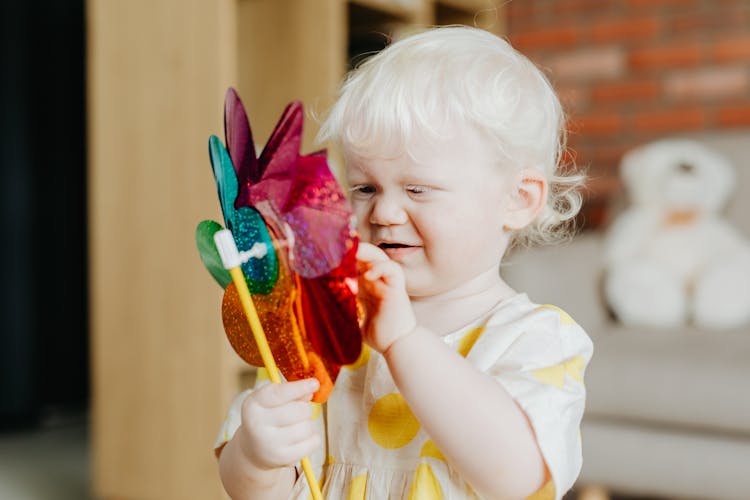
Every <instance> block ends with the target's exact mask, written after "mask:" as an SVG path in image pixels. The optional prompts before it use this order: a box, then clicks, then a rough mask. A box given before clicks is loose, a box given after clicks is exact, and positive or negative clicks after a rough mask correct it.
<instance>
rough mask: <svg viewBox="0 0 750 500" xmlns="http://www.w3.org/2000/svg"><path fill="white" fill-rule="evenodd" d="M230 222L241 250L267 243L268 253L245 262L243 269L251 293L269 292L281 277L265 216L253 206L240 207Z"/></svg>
mask: <svg viewBox="0 0 750 500" xmlns="http://www.w3.org/2000/svg"><path fill="white" fill-rule="evenodd" d="M230 223H231V224H230V227H229V229H230V230H231V231H232V234H233V235H234V240H235V241H236V242H237V248H238V249H239V250H240V251H246V250H250V248H252V246H253V245H254V244H255V243H263V244H265V245H266V250H267V252H266V255H265V256H264V257H263V258H260V259H255V258H253V259H250V260H249V261H247V262H245V263H244V264H242V271H243V272H244V273H245V279H246V281H247V286H248V288H249V289H250V292H251V293H261V294H267V293H269V292H270V291H271V290H272V289H273V287H274V285H275V284H276V281H277V280H278V278H279V261H278V259H277V257H276V252H275V250H274V248H273V242H272V241H271V235H270V234H269V233H268V228H267V227H266V223H265V222H264V221H263V217H261V215H260V214H259V213H258V212H257V211H256V210H255V209H254V208H252V207H240V208H239V209H238V210H237V211H236V212H235V214H234V217H233V218H232V220H231V221H230Z"/></svg>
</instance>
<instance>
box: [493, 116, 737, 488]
mask: <svg viewBox="0 0 750 500" xmlns="http://www.w3.org/2000/svg"><path fill="white" fill-rule="evenodd" d="M684 137H691V138H694V139H698V140H701V141H704V142H705V143H706V144H708V145H709V146H712V147H714V148H716V149H717V150H718V151H720V152H722V153H724V154H725V155H727V156H728V157H729V158H730V159H731V160H732V161H733V162H734V164H735V166H736V169H737V174H738V186H737V190H736V192H735V193H734V195H733V201H732V203H731V205H730V207H729V209H728V212H727V217H729V219H730V220H731V221H732V222H733V223H734V224H735V225H736V226H737V227H738V228H739V230H740V231H741V232H742V233H743V234H744V235H746V236H748V237H750V130H733V131H727V132H720V133H719V132H712V133H703V134H697V135H695V134H693V135H691V136H684ZM602 239H603V234H602V233H601V232H593V231H592V232H582V233H580V234H579V235H578V236H577V237H575V238H574V240H573V241H572V242H571V243H569V244H565V245H563V246H558V247H554V248H553V247H547V248H539V249H531V250H525V251H523V252H515V253H513V254H511V255H510V256H509V258H508V259H507V265H504V266H503V271H502V272H503V275H504V276H505V278H506V280H507V281H508V282H509V283H511V284H512V285H514V286H515V287H517V288H518V289H521V290H525V291H527V292H528V294H529V296H530V297H531V298H532V300H535V301H537V302H542V303H552V304H555V305H559V306H561V307H563V308H564V309H566V310H567V311H568V312H569V313H570V314H571V315H572V316H573V317H574V318H575V319H576V320H577V321H578V322H579V323H580V324H581V325H583V326H584V328H585V329H586V330H587V331H588V332H589V334H590V335H591V337H592V339H593V341H594V357H593V359H592V362H591V364H590V365H589V368H588V370H587V372H586V386H587V389H588V396H587V405H586V406H587V409H586V414H585V416H584V421H583V426H582V436H583V447H584V449H583V455H584V465H583V470H582V472H581V476H580V479H579V483H578V485H577V489H582V488H583V487H585V486H587V485H599V486H602V487H604V488H606V490H607V491H609V492H611V493H617V494H625V495H648V496H656V497H664V498H686V499H687V498H705V499H743V500H747V499H750V326H748V327H747V328H743V329H739V330H737V331H724V332H709V331H699V330H698V329H696V328H693V327H685V328H681V329H675V330H666V331H659V330H651V331H648V330H643V329H629V328H625V327H623V326H622V325H619V324H617V323H616V322H614V320H613V319H612V318H611V317H610V315H609V314H608V313H607V310H606V307H605V306H604V304H603V300H602V296H601V294H600V282H601V270H602V264H601V255H602ZM748 279H750V276H748Z"/></svg>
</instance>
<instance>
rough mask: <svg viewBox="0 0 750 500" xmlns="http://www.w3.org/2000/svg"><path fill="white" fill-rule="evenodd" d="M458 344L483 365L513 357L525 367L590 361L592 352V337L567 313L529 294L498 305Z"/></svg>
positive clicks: (523, 294) (519, 295)
mask: <svg viewBox="0 0 750 500" xmlns="http://www.w3.org/2000/svg"><path fill="white" fill-rule="evenodd" d="M469 343H470V344H471V345H470V346H468V345H465V346H464V344H469ZM457 345H458V347H459V351H462V350H463V351H464V352H465V353H466V355H467V357H468V358H469V359H471V360H474V361H479V362H480V364H490V363H494V362H498V361H500V360H501V359H506V360H507V359H509V358H513V359H515V360H516V361H517V362H520V363H521V364H525V362H523V360H524V359H540V360H542V359H544V360H547V359H548V358H549V359H550V360H551V359H558V360H559V359H564V358H567V357H570V356H573V355H578V354H580V355H581V356H582V357H583V358H584V359H588V358H590V354H591V350H592V347H591V340H590V338H589V337H588V335H587V334H586V332H585V331H584V329H583V328H582V327H581V326H580V325H579V324H578V323H576V321H575V320H574V319H573V318H572V317H571V316H570V315H569V314H568V313H567V312H565V311H564V310H563V309H561V308H560V307H558V306H555V305H551V304H539V303H536V302H533V301H532V300H531V299H530V298H529V297H528V296H527V295H526V294H525V293H521V294H517V295H515V296H513V297H511V298H509V299H506V300H504V301H502V302H501V303H500V304H498V305H497V306H496V307H495V308H494V309H493V310H492V311H491V312H490V314H489V316H488V317H487V319H486V321H485V322H483V324H481V325H479V326H477V327H476V328H474V329H471V330H469V331H468V332H466V333H465V334H464V335H463V337H462V338H459V339H457ZM462 346H463V348H462ZM480 360H481V361H480Z"/></svg>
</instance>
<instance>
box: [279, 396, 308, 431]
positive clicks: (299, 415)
mask: <svg viewBox="0 0 750 500" xmlns="http://www.w3.org/2000/svg"><path fill="white" fill-rule="evenodd" d="M269 412H271V413H273V415H272V419H273V421H274V422H275V423H276V425H277V426H279V427H287V426H290V425H293V424H297V423H299V422H304V421H309V420H310V418H311V417H312V413H313V409H312V404H311V403H309V402H303V401H292V402H291V403H287V404H286V405H284V406H278V407H276V408H271V409H270V410H269Z"/></svg>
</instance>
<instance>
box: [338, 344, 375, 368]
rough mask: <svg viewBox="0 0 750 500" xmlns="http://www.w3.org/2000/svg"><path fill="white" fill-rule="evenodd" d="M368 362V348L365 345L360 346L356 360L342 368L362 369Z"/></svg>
mask: <svg viewBox="0 0 750 500" xmlns="http://www.w3.org/2000/svg"><path fill="white" fill-rule="evenodd" d="M369 360H370V346H369V345H367V344H362V350H361V351H360V353H359V357H358V358H357V360H356V361H355V362H354V363H352V364H350V365H344V368H347V369H349V370H352V371H353V370H357V369H358V368H361V367H363V366H364V365H366V364H367V362H368V361H369Z"/></svg>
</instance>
